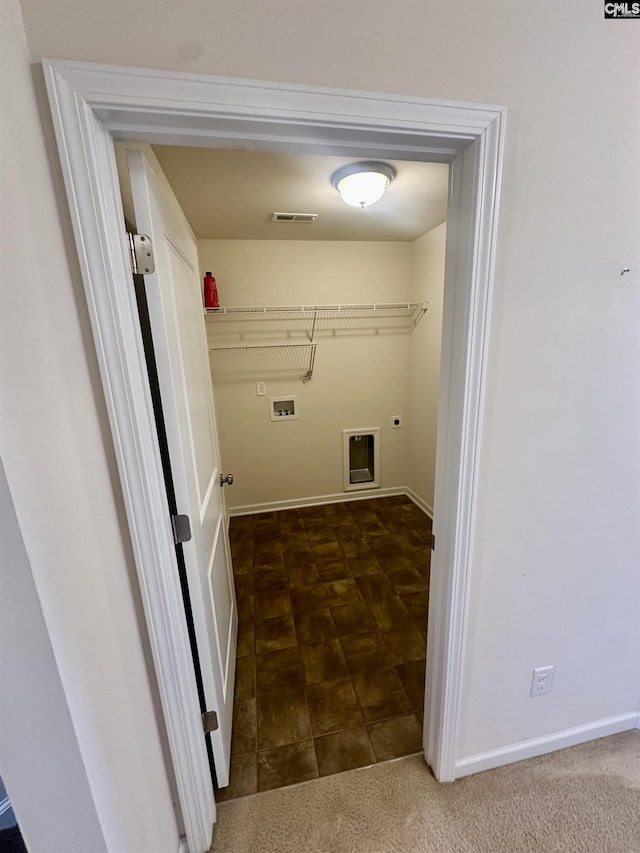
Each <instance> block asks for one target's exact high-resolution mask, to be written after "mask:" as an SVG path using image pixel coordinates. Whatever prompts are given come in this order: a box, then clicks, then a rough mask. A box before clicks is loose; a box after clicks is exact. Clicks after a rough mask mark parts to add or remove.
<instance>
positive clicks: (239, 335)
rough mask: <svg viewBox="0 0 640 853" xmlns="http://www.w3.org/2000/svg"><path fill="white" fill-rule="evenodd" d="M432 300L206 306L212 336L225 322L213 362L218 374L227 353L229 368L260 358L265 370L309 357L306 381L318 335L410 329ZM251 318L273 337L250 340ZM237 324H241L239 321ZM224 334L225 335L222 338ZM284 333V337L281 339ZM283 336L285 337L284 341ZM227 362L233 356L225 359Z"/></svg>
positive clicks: (292, 364)
mask: <svg viewBox="0 0 640 853" xmlns="http://www.w3.org/2000/svg"><path fill="white" fill-rule="evenodd" d="M428 307H429V303H428V302H369V303H359V304H342V305H338V304H336V305H234V306H224V307H221V308H206V309H205V316H206V318H207V320H211V321H212V324H211V326H210V328H211V337H212V338H213V339H215V337H216V334H215V333H214V332H213V329H214V327H215V326H217V325H218V324H219V323H221V324H223V325H225V324H224V321H227V322H228V323H229V324H230V325H228V326H226V329H225V332H224V333H222V332H221V330H220V335H218V336H217V337H218V338H219V342H217V343H216V342H214V341H213V340H212V345H211V346H210V352H211V353H213V358H212V362H213V367H214V369H215V371H216V373H218V374H220V373H221V372H223V371H224V370H225V368H224V366H223V358H222V356H223V355H225V354H226V355H227V356H229V357H231V356H233V359H232V360H231V361H235V362H236V366H235V368H234V367H233V365H232V363H230V362H229V365H228V367H227V368H226V369H227V370H232V369H234V370H239V369H242V367H241V363H244V364H245V367H246V368H248V367H249V366H250V365H251V364H252V363H253V364H255V363H256V360H258V361H259V362H260V366H261V367H263V368H264V369H272V370H290V369H294V368H297V367H299V366H300V365H301V363H302V361H303V360H304V361H305V362H306V367H307V370H306V373H305V374H304V382H309V380H310V379H312V378H313V369H314V366H315V357H316V347H317V346H318V344H317V342H316V340H315V338H316V337H317V336H326V335H327V334H328V335H331V336H333V335H340V334H347V335H352V334H362V333H365V334H366V333H367V332H372V333H374V334H385V333H387V334H397V333H401V334H407V333H410V332H411V331H413V329H414V328H415V326H416V324H417V323H418V322H419V320H420V319H421V317H422V316H423V315H424V313H425V312H426V311H427V309H428ZM247 321H249V322H251V321H262V322H263V323H264V325H263V326H262V334H261V337H262V338H263V339H264V338H265V337H266V336H267V335H270V336H274V338H275V339H274V340H272V341H269V342H268V343H263V342H262V341H260V342H255V341H254V342H253V343H252V342H248V341H247V338H249V341H250V339H251V337H256V336H254V334H253V333H250V332H248V330H247V329H246V327H245V328H244V329H243V328H242V324H244V323H246V322H247ZM237 324H240V325H239V326H238V325H237ZM300 335H301V336H303V337H304V338H306V340H302V341H294V340H290V338H291V336H294V337H295V336H300ZM220 337H222V338H223V340H220ZM278 338H280V340H278ZM282 338H285V340H282ZM224 361H229V360H228V359H224Z"/></svg>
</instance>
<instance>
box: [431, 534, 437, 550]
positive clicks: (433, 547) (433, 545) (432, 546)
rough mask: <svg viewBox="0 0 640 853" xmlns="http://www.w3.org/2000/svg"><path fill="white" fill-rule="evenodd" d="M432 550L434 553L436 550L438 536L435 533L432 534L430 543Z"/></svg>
mask: <svg viewBox="0 0 640 853" xmlns="http://www.w3.org/2000/svg"><path fill="white" fill-rule="evenodd" d="M430 548H431V550H432V551H435V550H436V534H435V533H432V534H431V543H430Z"/></svg>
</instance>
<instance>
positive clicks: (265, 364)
mask: <svg viewBox="0 0 640 853" xmlns="http://www.w3.org/2000/svg"><path fill="white" fill-rule="evenodd" d="M317 348H318V343H317V342H312V341H301V342H291V343H265V344H261V343H255V344H220V345H214V346H211V347H209V352H211V353H214V357H213V362H212V364H213V368H214V370H215V371H216V373H217V372H219V371H221V370H222V371H224V370H225V365H224V362H225V361H226V359H225V356H229V357H232V359H233V364H234V365H235V366H234V370H235V371H239V372H242V371H243V369H244V370H246V369H249V370H251V369H253V368H254V367H255V366H256V363H257V362H258V363H259V365H260V368H261V369H262V370H267V371H296V370H304V375H303V382H304V383H305V384H306V383H307V382H309V381H310V380H311V379H312V378H313V367H314V364H315V359H316V349H317ZM227 369H228V366H227Z"/></svg>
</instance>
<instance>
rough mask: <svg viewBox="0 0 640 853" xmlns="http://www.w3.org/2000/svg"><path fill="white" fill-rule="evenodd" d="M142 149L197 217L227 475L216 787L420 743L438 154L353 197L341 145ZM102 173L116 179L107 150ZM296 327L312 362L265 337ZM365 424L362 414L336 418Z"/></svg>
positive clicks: (320, 769)
mask: <svg viewBox="0 0 640 853" xmlns="http://www.w3.org/2000/svg"><path fill="white" fill-rule="evenodd" d="M126 148H127V145H126V144H124V145H122V146H117V148H116V153H117V156H118V160H119V163H123V162H124V160H125V159H126V158H125V157H124V152H125V149H126ZM145 156H147V157H149V158H157V159H158V160H159V166H160V167H162V169H163V172H164V174H165V176H166V178H167V180H168V183H169V184H170V185H171V187H172V189H173V192H174V193H175V195H176V198H177V200H178V202H179V203H180V205H181V207H182V210H183V212H184V214H185V216H186V217H187V219H188V220H189V221H190V223H191V226H192V228H194V231H195V234H196V237H197V238H198V250H199V254H200V267H201V278H202V276H203V275H204V272H205V270H208V269H209V268H212V269H213V270H214V272H215V274H216V276H217V280H218V290H219V294H220V298H221V306H222V307H221V308H220V309H219V310H215V311H211V312H207V314H206V315H205V316H206V325H207V327H208V330H209V341H210V344H211V347H210V348H211V353H210V357H211V360H212V368H213V376H214V387H215V392H216V394H215V397H216V410H217V412H216V420H217V423H218V432H219V434H220V437H221V453H222V460H223V468H224V470H225V471H226V470H229V471H233V473H234V478H235V479H234V484H233V488H229V489H227V488H225V490H224V493H225V496H226V499H227V506H230V507H231V514H232V516H233V517H232V519H231V539H232V552H233V556H234V567H235V572H236V577H235V582H236V593H237V598H238V612H239V625H240V637H239V646H238V672H237V678H236V685H235V689H236V695H235V700H234V701H235V715H234V720H235V722H234V729H233V733H232V763H231V774H230V785H229V787H226V773H225V787H224V788H222V789H221V790H220V791H219V792H218V794H217V795H216V797H217V799H228V798H230V797H233V796H238V795H242V794H247V793H255V792H256V791H257V790H267V789H270V788H273V787H275V786H279V785H282V784H291V783H294V782H299V781H304V780H306V779H310V778H315V777H316V776H318V775H327V774H329V773H332V772H338V771H340V770H346V769H352V768H354V767H357V766H363V765H365V764H371V763H374V762H376V761H377V760H385V759H387V758H390V757H399V756H400V755H403V754H408V753H410V752H416V751H420V749H421V744H422V726H423V715H424V710H423V709H424V683H425V656H426V629H427V601H428V588H429V587H428V582H429V568H430V548H429V545H430V541H431V517H432V515H433V509H432V507H433V471H434V468H435V432H436V424H437V383H438V371H439V358H440V353H439V349H440V338H441V322H442V321H441V316H442V292H443V288H444V245H445V225H444V223H443V222H442V220H443V219H445V218H446V198H447V183H448V182H447V177H448V176H447V172H448V167H447V166H446V164H428V163H408V162H406V161H402V162H398V161H394V162H393V168H394V169H395V170H396V171H397V175H398V177H397V183H396V184H394V186H393V187H391V188H390V189H389V191H388V194H387V196H386V197H385V199H383V201H382V202H380V203H379V204H378V205H377V206H376V208H375V209H371V210H364V211H363V210H356V209H349V208H346V207H345V206H344V204H343V202H342V201H341V199H340V198H339V197H338V195H337V193H334V191H333V189H332V188H331V187H330V175H331V172H332V171H334V170H335V169H336V168H338V167H339V166H341V165H343V164H344V159H343V158H337V157H334V158H328V157H316V156H314V155H296V156H295V157H293V156H290V155H287V154H286V153H285V152H279V153H278V155H277V156H274V155H271V154H270V153H269V152H256V151H254V152H246V151H233V150H231V151H230V150H226V149H204V150H202V149H192V148H179V147H170V148H166V147H163V146H154V148H153V150H151V149H150V148H149V150H148V151H147V152H146V155H145ZM271 173H273V175H272V174H271ZM256 174H260V175H261V176H262V177H261V186H260V191H259V195H260V198H256V194H257V190H254V186H255V175H256ZM301 174H302V175H303V177H302V178H300V175H301ZM288 175H295V179H289V180H287V176H288ZM247 176H248V177H247ZM121 182H122V183H123V190H124V191H123V195H124V197H125V199H126V198H127V195H128V193H127V187H126V180H125V175H124V168H123V169H121ZM291 185H293V186H291ZM326 187H328V188H329V193H328V194H329V198H328V199H324V198H323V199H322V202H321V204H320V205H319V208H320V212H319V220H318V219H315V221H314V222H313V224H312V225H311V227H309V225H308V223H303V224H302V226H301V225H300V224H299V222H286V221H285V223H284V224H283V223H282V222H278V223H275V224H272V223H273V218H274V217H272V211H271V208H272V207H277V206H278V205H277V200H278V199H280V198H281V197H282V196H283V195H284V196H287V197H289V198H293V197H297V198H296V201H295V203H294V206H295V209H296V210H303V209H304V210H306V209H307V207H308V205H309V203H311V202H310V201H309V197H311V199H312V200H313V199H315V198H316V197H318V196H321V195H323V193H325V192H326V190H325V188H326ZM212 193H214V194H215V200H214V201H212V200H211V199H210V196H211V194H212ZM387 201H388V204H386V202H387ZM125 204H126V202H125ZM314 210H316V211H317V210H318V208H314ZM127 212H128V213H129V216H132V215H133V213H132V212H131V211H127ZM345 213H346V214H347V215H346V216H345V215H344V214H345ZM372 214H373V215H372ZM412 214H413V215H412ZM313 216H314V218H315V217H318V213H317V212H316V213H314V214H313ZM253 218H255V219H256V222H255V224H254V225H252V224H251V223H252V219H253ZM316 226H321V227H322V230H321V231H320V232H319V233H318V232H317V231H314V229H315V228H316ZM431 226H433V227H431ZM196 229H197V230H196ZM425 229H427V232H426V233H424V234H423V233H422V232H423V231H425ZM332 238H333V239H332ZM369 238H370V239H369ZM151 287H152V289H153V288H154V287H155V285H154V284H151ZM338 298H340V302H341V303H342V304H341V305H340V306H339V307H336V309H335V310H332V309H328V308H326V307H320V310H314V311H312V310H311V309H310V308H309V306H313V305H315V306H322V305H325V306H326V304H327V303H329V304H332V303H335V302H336V301H337V299H338ZM359 300H360V301H361V302H365V304H360V305H358V304H354V303H357V302H358V301H359ZM365 300H366V301H365ZM259 301H261V304H262V305H263V306H265V305H266V306H268V307H262V308H259V309H256V308H252V307H251V306H252V305H254V303H257V302H259ZM296 302H297V303H302V306H298V307H297V308H296V306H295V303H296ZM367 303H369V304H367ZM371 303H373V304H371ZM283 306H286V307H283ZM309 328H313V335H314V337H315V338H316V339H317V341H318V345H319V354H318V357H317V359H316V361H315V369H314V371H313V375H312V376H309V373H308V372H307V367H308V365H307V363H306V361H305V360H304V359H303V360H302V361H300V362H299V363H296V362H295V360H292V359H291V358H289V357H284V358H283V357H282V356H281V355H280V350H281V349H283V348H284V349H287V347H288V344H291V349H295V350H297V349H298V348H304V347H305V342H306V340H307V337H306V336H307V334H308V330H309ZM273 350H276V351H277V352H278V355H279V358H278V359H277V360H273V359H272V358H271V357H270V355H271V353H272V352H273ZM261 386H262V387H261ZM261 392H266V393H261ZM285 392H287V393H285ZM274 395H275V396H274ZM271 404H273V405H274V407H275V408H276V411H278V412H280V413H284V415H285V416H286V417H284V418H283V417H280V418H277V419H276V418H275V417H273V413H272V412H271ZM277 407H280V408H277ZM397 412H401V413H403V414H399V415H397V414H393V413H397ZM270 415H272V416H271V417H270ZM290 417H291V419H290ZM294 420H295V423H294V422H293V421H294ZM364 423H376V424H378V426H376V427H373V428H370V429H368V430H365V431H363V430H362V429H359V430H358V429H356V430H354V429H345V427H348V426H352V425H353V424H364ZM352 445H353V446H352ZM359 451H360V452H359ZM229 460H232V461H229ZM345 460H346V474H345V475H344V476H345V480H344V483H342V482H341V478H342V474H343V462H344V461H345ZM364 475H366V476H364ZM408 495H410V496H411V497H408ZM363 498H364V499H363ZM349 499H350V500H349ZM347 500H349V503H345V501H347ZM416 504H417V505H416ZM419 507H422V508H426V509H427V512H428V515H426V514H425V513H424V512H423V511H422V509H420V508H419ZM276 510H277V511H276Z"/></svg>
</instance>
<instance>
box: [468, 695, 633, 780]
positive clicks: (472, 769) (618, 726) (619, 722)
mask: <svg viewBox="0 0 640 853" xmlns="http://www.w3.org/2000/svg"><path fill="white" fill-rule="evenodd" d="M639 716H640V715H639V714H638V712H637V711H632V712H630V713H628V714H620V715H619V716H617V717H607V718H606V719H604V720H597V721H596V722H594V723H585V724H584V725H582V726H575V727H574V728H572V729H565V730H564V731H561V732H555V733H554V734H551V735H544V736H543V737H537V738H531V739H530V740H523V741H520V742H519V743H513V744H511V745H510V746H502V747H500V748H499V749H494V750H490V751H489V752H479V753H477V754H476V755H469V756H468V757H467V758H461V759H459V760H458V761H456V770H455V778H456V779H459V778H460V777H462V776H470V775H471V774H473V773H480V772H482V771H483V770H491V769H492V768H494V767H502V766H503V765H505V764H514V763H515V762H516V761H523V760H524V759H525V758H535V757H536V756H538V755H544V754H545V753H548V752H555V751H556V750H558V749H566V747H568V746H576V745H577V744H579V743H586V741H589V740H596V739H597V738H601V737H607V736H608V735H615V734H619V733H620V732H626V731H629V730H630V729H634V728H636V726H637V725H638V718H639Z"/></svg>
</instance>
